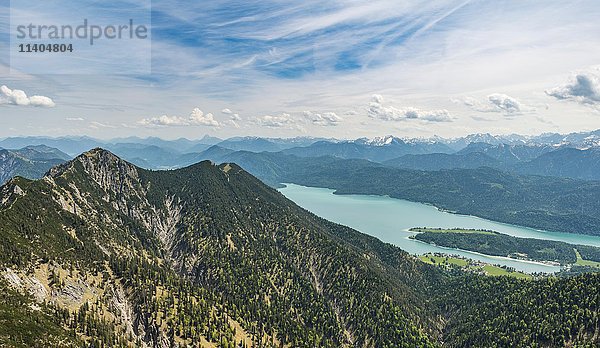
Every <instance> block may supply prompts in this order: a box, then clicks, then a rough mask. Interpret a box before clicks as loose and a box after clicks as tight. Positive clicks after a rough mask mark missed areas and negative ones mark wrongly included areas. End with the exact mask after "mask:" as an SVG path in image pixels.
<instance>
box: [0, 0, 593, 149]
mask: <svg viewBox="0 0 600 348" xmlns="http://www.w3.org/2000/svg"><path fill="white" fill-rule="evenodd" d="M67 3H71V4H70V5H69V6H64V7H60V8H57V13H63V14H65V13H66V14H67V16H66V17H64V18H63V20H66V18H67V17H68V18H71V19H73V18H78V17H77V16H78V15H80V13H81V12H82V10H81V8H80V6H86V7H88V8H92V9H94V8H95V7H97V9H98V11H97V12H98V13H103V14H104V15H103V16H104V19H105V20H114V21H120V20H121V19H126V18H125V17H124V16H126V14H128V13H130V12H129V10H131V8H133V7H136V8H138V9H140V8H141V10H140V11H145V10H146V9H147V10H148V13H149V14H151V18H152V33H151V34H152V50H151V57H148V55H142V54H141V53H140V54H138V55H135V54H134V55H132V56H127V57H123V59H127V61H126V62H124V63H123V64H122V65H120V66H116V69H112V70H111V71H106V72H103V73H102V74H96V75H92V74H86V75H77V74H69V75H59V74H56V71H53V70H52V65H53V64H52V60H53V59H55V60H56V59H60V56H55V57H49V58H48V62H47V64H45V65H47V73H45V72H44V71H42V73H40V69H36V71H35V74H34V73H31V72H29V71H14V70H13V71H11V70H10V69H9V67H8V64H9V61H8V54H6V52H7V51H8V50H9V48H11V47H10V43H9V40H10V36H9V35H8V19H9V10H10V8H9V6H8V1H6V0H0V51H1V52H2V54H0V85H4V86H6V87H5V88H4V89H3V90H2V91H1V92H0V137H5V136H15V135H52V136H58V135H65V134H77V135H80V134H87V135H91V136H96V137H101V138H109V137H113V136H127V135H138V136H151V135H152V136H161V137H165V138H176V137H180V136H185V137H189V138H198V137H201V136H203V135H204V134H211V135H216V136H221V137H226V136H233V135H262V136H281V137H288V136H299V135H300V136H335V137H344V138H356V137H361V136H376V135H382V134H394V135H400V136H408V137H428V136H432V135H441V136H460V135H464V134H467V133H474V132H490V133H513V132H514V133H525V134H537V133H542V132H571V131H579V130H589V129H597V128H600V82H599V79H600V70H599V68H598V67H599V66H600V21H598V20H597V18H600V3H598V2H597V1H570V2H568V3H566V2H564V1H544V2H541V1H517V0H515V1H403V2H398V1H393V0H371V1H361V0H352V1H312V0H308V1H257V2H254V1H210V2H192V1H159V0H153V1H152V6H151V8H148V7H145V3H146V2H145V1H138V2H136V1H133V0H131V1H119V2H113V3H111V5H110V9H109V10H110V11H108V13H114V18H113V17H111V16H108V18H106V11H107V9H106V8H105V7H106V5H103V4H104V2H99V1H91V0H84V1H81V2H78V3H74V2H67ZM82 4H83V5H82ZM140 6H141V7H140ZM100 7H102V8H103V11H100ZM13 9H14V8H13ZM23 12H24V13H25V14H24V16H25V18H29V17H31V19H32V21H34V20H41V18H47V17H48V14H47V13H40V9H39V8H37V9H36V8H35V6H32V7H31V8H27V9H25V10H24V11H23ZM92 12H94V11H92ZM21 15H23V13H21ZM55 16H58V15H55ZM58 17H60V16H58ZM121 17H123V18H121ZM107 49H110V48H107ZM114 50H116V49H114ZM108 52H109V51H104V53H105V54H108ZM110 53H111V54H112V53H114V51H111V52H110ZM101 58H103V57H102V56H99V59H98V61H95V60H90V61H89V62H88V63H89V64H92V67H94V68H98V69H101V68H104V66H101V65H100V64H101V63H102V62H101V60H102V59H101ZM148 58H150V59H151V62H152V73H136V74H130V73H127V71H128V67H129V66H130V64H135V63H136V62H142V61H144V60H146V59H148ZM115 61H116V62H117V63H115ZM118 62H119V60H113V61H112V62H111V63H112V64H118ZM94 64H96V65H97V66H96V65H94ZM45 65H44V66H45ZM55 65H56V64H55ZM115 72H116V73H115ZM117 73H118V74H117ZM21 91H22V92H21ZM33 96H38V97H45V98H48V99H49V100H50V101H51V103H50V102H48V101H47V100H46V99H43V98H34V97H33Z"/></svg>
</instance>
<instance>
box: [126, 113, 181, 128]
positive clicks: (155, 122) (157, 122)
mask: <svg viewBox="0 0 600 348" xmlns="http://www.w3.org/2000/svg"><path fill="white" fill-rule="evenodd" d="M138 123H139V124H141V125H143V126H187V125H188V124H189V122H188V121H187V120H186V119H184V118H183V117H179V116H167V115H162V116H158V117H152V118H144V119H142V120H140V121H139V122H138Z"/></svg>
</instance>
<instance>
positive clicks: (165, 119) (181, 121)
mask: <svg viewBox="0 0 600 348" xmlns="http://www.w3.org/2000/svg"><path fill="white" fill-rule="evenodd" d="M138 124H140V125H142V126H163V127H165V126H167V127H168V126H207V127H219V126H220V125H221V124H220V123H219V122H218V121H217V120H215V118H214V116H213V114H211V113H207V114H205V113H204V112H202V110H200V109H199V108H195V109H194V110H192V112H191V113H190V116H189V117H188V118H184V117H180V116H168V115H162V116H158V117H151V118H144V119H142V120H140V121H139V122H138Z"/></svg>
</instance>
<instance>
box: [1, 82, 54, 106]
mask: <svg viewBox="0 0 600 348" xmlns="http://www.w3.org/2000/svg"><path fill="white" fill-rule="evenodd" d="M2 104H9V105H18V106H36V107H46V108H52V107H54V106H56V104H55V103H54V101H53V100H52V99H50V98H48V97H44V96H42V95H32V96H31V97H28V96H27V94H26V93H25V92H24V91H22V90H20V89H10V88H8V87H7V86H4V85H2V86H0V105H2Z"/></svg>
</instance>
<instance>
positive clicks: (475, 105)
mask: <svg viewBox="0 0 600 348" xmlns="http://www.w3.org/2000/svg"><path fill="white" fill-rule="evenodd" d="M452 102H454V103H456V104H464V105H466V106H468V107H470V108H471V109H473V110H475V111H479V112H499V113H503V114H504V115H506V116H514V115H519V114H522V113H524V112H532V111H535V108H533V107H530V106H526V105H524V104H523V103H522V102H520V101H519V100H518V99H516V98H514V97H511V96H509V95H506V94H502V93H493V94H490V95H488V96H487V97H486V99H485V100H483V101H482V100H479V99H476V98H473V97H466V98H464V99H452Z"/></svg>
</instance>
